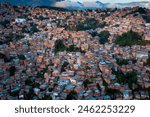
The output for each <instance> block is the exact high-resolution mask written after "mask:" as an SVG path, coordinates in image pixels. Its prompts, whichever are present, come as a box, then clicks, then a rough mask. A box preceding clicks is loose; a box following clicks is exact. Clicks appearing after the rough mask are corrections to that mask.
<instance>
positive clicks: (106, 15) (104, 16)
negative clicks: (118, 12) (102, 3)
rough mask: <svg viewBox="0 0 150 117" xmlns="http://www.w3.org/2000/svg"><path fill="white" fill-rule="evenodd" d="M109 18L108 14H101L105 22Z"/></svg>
mask: <svg viewBox="0 0 150 117" xmlns="http://www.w3.org/2000/svg"><path fill="white" fill-rule="evenodd" d="M108 16H109V14H108V13H103V14H101V17H102V19H103V20H104V19H105V18H106V17H108Z"/></svg>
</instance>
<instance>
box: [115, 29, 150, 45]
mask: <svg viewBox="0 0 150 117" xmlns="http://www.w3.org/2000/svg"><path fill="white" fill-rule="evenodd" d="M115 43H116V44H118V45H120V46H132V45H146V44H150V41H145V40H142V36H140V35H139V34H138V33H137V32H133V31H132V30H130V31H128V32H127V33H123V34H122V35H121V36H118V37H117V38H116V40H115Z"/></svg>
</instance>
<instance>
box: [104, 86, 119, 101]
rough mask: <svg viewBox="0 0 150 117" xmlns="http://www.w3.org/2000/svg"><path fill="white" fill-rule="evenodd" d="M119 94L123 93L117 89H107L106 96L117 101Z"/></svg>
mask: <svg viewBox="0 0 150 117" xmlns="http://www.w3.org/2000/svg"><path fill="white" fill-rule="evenodd" d="M117 94H121V92H120V91H119V90H117V89H111V88H107V89H106V95H109V96H110V97H111V98H112V99H115V98H116V95H117Z"/></svg>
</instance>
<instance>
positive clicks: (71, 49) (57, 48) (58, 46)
mask: <svg viewBox="0 0 150 117" xmlns="http://www.w3.org/2000/svg"><path fill="white" fill-rule="evenodd" d="M62 51H68V52H81V53H85V51H83V50H81V48H77V47H75V45H70V46H69V47H67V46H65V45H64V43H63V41H62V40H56V41H55V53H57V52H62Z"/></svg>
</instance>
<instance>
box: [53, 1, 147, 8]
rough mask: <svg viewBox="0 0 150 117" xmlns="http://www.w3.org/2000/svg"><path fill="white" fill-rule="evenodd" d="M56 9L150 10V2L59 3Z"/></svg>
mask: <svg viewBox="0 0 150 117" xmlns="http://www.w3.org/2000/svg"><path fill="white" fill-rule="evenodd" d="M54 5H55V6H57V7H63V8H67V9H71V10H79V9H80V10H84V9H97V8H100V9H105V8H125V7H136V6H139V7H144V8H148V9H150V2H145V1H144V2H130V3H102V2H100V1H92V2H90V1H87V2H82V3H81V2H73V1H70V0H68V1H61V2H56V3H55V4H54Z"/></svg>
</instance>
